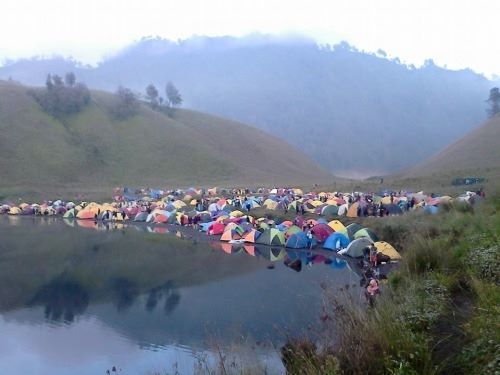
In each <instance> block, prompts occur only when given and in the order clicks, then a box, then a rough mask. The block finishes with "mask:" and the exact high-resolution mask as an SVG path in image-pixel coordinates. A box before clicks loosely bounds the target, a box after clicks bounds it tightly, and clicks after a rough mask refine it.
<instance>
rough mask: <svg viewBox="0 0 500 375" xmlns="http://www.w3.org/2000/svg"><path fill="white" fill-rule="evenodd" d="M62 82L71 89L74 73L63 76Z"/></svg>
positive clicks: (73, 83)
mask: <svg viewBox="0 0 500 375" xmlns="http://www.w3.org/2000/svg"><path fill="white" fill-rule="evenodd" d="M64 82H65V83H66V85H67V86H69V87H73V86H74V85H75V82H76V76H75V73H73V72H69V73H66V75H65V76H64Z"/></svg>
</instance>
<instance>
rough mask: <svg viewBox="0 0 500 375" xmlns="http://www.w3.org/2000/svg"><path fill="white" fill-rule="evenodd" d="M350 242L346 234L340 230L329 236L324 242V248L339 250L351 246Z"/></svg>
mask: <svg viewBox="0 0 500 375" xmlns="http://www.w3.org/2000/svg"><path fill="white" fill-rule="evenodd" d="M349 242H350V241H349V238H347V236H346V235H344V234H342V233H340V232H335V233H332V234H330V235H329V236H328V238H327V239H326V241H325V243H324V244H323V249H328V250H334V251H338V250H341V249H345V248H346V247H347V246H349Z"/></svg>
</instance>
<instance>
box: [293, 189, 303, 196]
mask: <svg viewBox="0 0 500 375" xmlns="http://www.w3.org/2000/svg"><path fill="white" fill-rule="evenodd" d="M293 193H294V194H295V195H304V192H303V191H302V189H293Z"/></svg>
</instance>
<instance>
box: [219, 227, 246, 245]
mask: <svg viewBox="0 0 500 375" xmlns="http://www.w3.org/2000/svg"><path fill="white" fill-rule="evenodd" d="M242 233H243V230H242V229H241V228H240V227H238V226H236V227H231V228H229V229H226V230H225V231H224V233H223V234H222V236H221V238H220V240H221V241H231V240H241V235H242Z"/></svg>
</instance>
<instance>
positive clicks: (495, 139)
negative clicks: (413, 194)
mask: <svg viewBox="0 0 500 375" xmlns="http://www.w3.org/2000/svg"><path fill="white" fill-rule="evenodd" d="M499 166H500V116H496V117H494V118H492V119H491V120H489V121H488V122H486V123H485V124H484V125H482V126H481V127H479V128H478V129H475V130H474V131H472V132H470V133H469V134H467V135H466V136H465V137H463V138H462V139H460V140H459V141H457V142H455V143H453V144H452V145H450V146H449V147H447V148H446V149H444V150H443V151H441V152H440V153H438V154H436V155H434V156H432V157H431V158H429V159H428V160H427V161H425V162H424V163H422V164H419V165H417V166H416V167H414V168H412V169H410V170H409V171H408V172H406V173H405V175H404V176H405V177H422V176H429V175H443V174H445V175H453V174H455V175H457V176H462V174H463V173H471V174H472V175H477V174H478V173H488V172H490V173H491V172H494V171H495V169H497V168H498V167H499Z"/></svg>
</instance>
